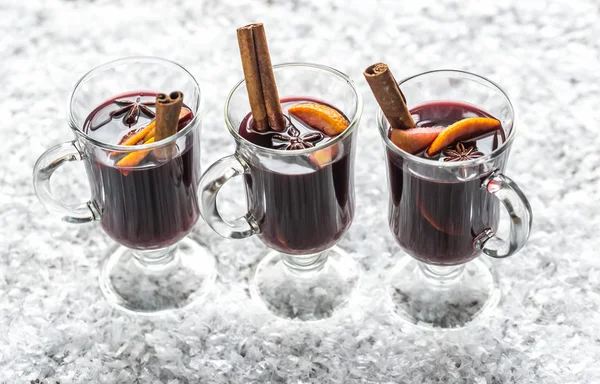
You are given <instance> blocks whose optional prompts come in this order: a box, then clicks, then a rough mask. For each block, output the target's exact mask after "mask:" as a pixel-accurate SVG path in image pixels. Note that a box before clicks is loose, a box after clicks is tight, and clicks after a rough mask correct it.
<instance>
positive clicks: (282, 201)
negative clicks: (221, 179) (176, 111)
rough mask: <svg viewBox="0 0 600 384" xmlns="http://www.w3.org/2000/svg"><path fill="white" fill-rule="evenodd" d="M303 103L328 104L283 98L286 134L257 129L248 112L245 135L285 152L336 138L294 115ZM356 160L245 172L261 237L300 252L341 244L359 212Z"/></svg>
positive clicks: (280, 247) (286, 250) (271, 245)
mask: <svg viewBox="0 0 600 384" xmlns="http://www.w3.org/2000/svg"><path fill="white" fill-rule="evenodd" d="M300 103H319V104H324V105H327V104H326V103H323V102H322V101H319V100H314V99H310V98H300V97H298V98H296V97H289V98H284V99H282V100H281V106H282V110H283V113H284V115H285V117H286V128H285V130H284V131H283V132H274V131H267V132H258V131H256V130H255V129H253V122H252V119H251V114H248V115H247V116H246V118H244V120H243V121H242V123H241V124H240V128H239V133H240V135H241V136H242V137H243V138H244V139H246V140H248V141H250V142H251V143H254V144H256V145H259V146H261V147H265V148H270V149H276V150H281V151H285V150H290V151H293V150H295V148H296V149H301V148H298V147H293V146H294V145H297V144H298V143H300V144H301V147H304V148H309V147H310V148H312V147H316V146H318V145H321V144H323V143H326V142H328V141H329V140H331V139H332V137H330V136H327V135H326V134H324V133H322V132H320V131H318V130H316V129H314V128H312V127H310V126H308V125H306V124H304V123H303V122H302V121H300V120H298V119H295V118H294V117H293V116H292V115H290V114H289V113H288V109H289V108H290V107H292V106H294V105H297V104H300ZM327 106H329V107H331V106H330V105H327ZM331 108H333V107H331ZM338 112H339V110H338ZM340 113H341V112H340ZM352 161H353V160H352V157H351V156H350V155H344V156H342V157H341V158H339V159H337V160H334V161H333V162H331V163H329V164H327V165H324V166H322V167H316V168H317V170H315V171H311V172H309V173H306V172H298V173H297V174H294V173H293V172H289V173H278V172H275V171H272V170H268V169H263V168H259V167H256V166H252V165H251V168H252V169H251V172H250V174H247V175H245V184H246V193H247V200H248V206H249V208H250V213H251V214H252V215H253V217H254V218H255V219H256V220H257V222H258V225H259V228H260V234H259V236H260V238H261V240H262V241H263V242H264V243H265V244H266V245H267V246H268V247H269V248H272V249H275V250H277V251H279V252H282V253H286V254H298V255H303V254H312V253H317V252H322V251H325V250H327V249H329V248H331V247H332V246H333V245H335V244H336V243H337V242H338V240H339V239H340V238H341V237H342V236H343V235H344V234H345V233H346V231H347V230H348V229H349V227H350V224H351V223H352V218H353V216H354V190H353V188H352V187H351V183H352V179H353V175H352V174H351V173H352V169H353V167H352V164H351V162H352ZM313 167H315V166H313Z"/></svg>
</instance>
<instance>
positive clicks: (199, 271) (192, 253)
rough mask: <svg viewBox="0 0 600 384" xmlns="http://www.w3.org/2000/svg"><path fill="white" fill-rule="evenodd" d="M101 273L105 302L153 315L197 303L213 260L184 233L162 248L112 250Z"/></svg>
mask: <svg viewBox="0 0 600 384" xmlns="http://www.w3.org/2000/svg"><path fill="white" fill-rule="evenodd" d="M111 251H112V252H111V253H110V255H109V257H108V259H107V261H106V262H105V264H104V266H103V268H102V273H101V275H100V287H101V289H102V293H104V296H105V297H106V299H107V300H108V302H109V303H110V304H111V305H113V306H114V307H116V308H117V309H120V310H122V311H125V312H128V313H130V314H135V315H156V314H161V313H163V312H165V311H172V310H178V309H183V308H186V307H189V306H191V305H193V304H196V303H197V302H198V301H200V300H201V299H203V298H204V297H205V296H206V295H207V294H208V293H209V292H210V290H211V288H212V286H213V285H214V282H215V278H216V260H215V258H214V256H213V255H212V254H211V253H209V252H208V251H207V250H206V249H205V248H204V247H202V246H201V245H200V244H199V243H197V242H196V241H194V240H192V239H191V238H189V237H185V238H184V239H183V240H181V241H180V242H179V243H177V244H175V245H173V246H171V247H169V248H166V249H162V250H157V251H147V252H136V251H134V250H131V249H129V248H126V247H123V246H118V247H116V249H113V250H111Z"/></svg>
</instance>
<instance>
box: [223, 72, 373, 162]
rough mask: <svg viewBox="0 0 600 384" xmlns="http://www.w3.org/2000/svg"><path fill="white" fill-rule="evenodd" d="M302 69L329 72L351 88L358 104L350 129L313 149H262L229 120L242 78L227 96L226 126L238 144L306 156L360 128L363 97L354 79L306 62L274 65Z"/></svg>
mask: <svg viewBox="0 0 600 384" xmlns="http://www.w3.org/2000/svg"><path fill="white" fill-rule="evenodd" d="M302 67H304V68H312V69H317V70H321V71H325V72H329V73H330V74H332V75H334V76H336V77H338V78H340V79H342V80H344V81H345V82H346V83H347V84H348V85H349V86H350V88H352V91H353V92H354V94H355V95H356V102H355V104H354V106H355V108H356V112H354V116H352V118H351V119H350V124H349V125H348V128H346V129H345V130H344V132H342V133H341V134H339V135H337V136H335V137H334V138H333V140H330V141H328V142H327V143H325V144H324V145H317V146H315V147H313V148H306V149H296V150H293V151H282V150H279V149H272V148H265V147H261V146H260V145H257V144H254V143H252V142H250V141H248V140H246V139H244V138H243V137H242V136H241V135H240V133H239V132H238V129H239V127H234V126H233V124H231V121H230V120H229V116H228V114H227V112H228V111H229V105H230V103H231V98H232V97H233V94H234V93H235V92H236V91H237V90H238V89H239V88H240V87H241V86H242V85H243V84H244V83H245V81H246V80H245V79H244V78H242V79H241V80H240V81H238V82H237V83H236V84H235V86H234V87H233V89H232V90H231V91H230V92H229V94H228V95H227V99H226V100H225V125H227V129H228V130H229V133H230V134H231V135H232V136H233V138H234V139H235V141H236V143H238V144H240V143H244V144H246V145H249V146H250V147H251V148H252V149H253V150H255V151H258V152H263V153H270V154H273V155H277V156H300V155H305V154H310V153H313V152H316V151H320V150H322V149H325V148H329V147H331V146H333V145H335V144H337V143H338V142H340V141H342V140H343V139H344V138H346V137H348V136H349V135H350V134H352V132H353V131H354V130H355V129H356V127H357V126H358V123H359V122H360V118H361V117H362V112H363V100H362V96H361V94H360V92H358V89H357V88H356V85H355V84H354V82H353V81H352V79H350V77H349V76H348V75H346V74H345V73H343V72H341V71H338V70H337V69H335V68H332V67H329V66H326V65H321V64H314V63H304V62H289V63H281V64H276V65H273V69H274V70H278V69H283V68H302Z"/></svg>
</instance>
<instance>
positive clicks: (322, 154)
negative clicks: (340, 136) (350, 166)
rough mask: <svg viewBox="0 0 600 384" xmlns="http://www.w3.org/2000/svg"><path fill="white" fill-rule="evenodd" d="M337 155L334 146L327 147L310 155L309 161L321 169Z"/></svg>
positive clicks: (335, 146) (336, 147) (336, 148)
mask: <svg viewBox="0 0 600 384" xmlns="http://www.w3.org/2000/svg"><path fill="white" fill-rule="evenodd" d="M337 153H338V146H337V145H334V146H333V147H327V148H323V149H320V150H318V151H316V152H313V153H311V154H310V156H309V157H310V161H311V162H312V163H313V164H315V165H316V166H317V167H319V168H323V167H324V166H326V165H327V164H329V163H331V162H332V161H333V158H334V157H335V156H336V155H337Z"/></svg>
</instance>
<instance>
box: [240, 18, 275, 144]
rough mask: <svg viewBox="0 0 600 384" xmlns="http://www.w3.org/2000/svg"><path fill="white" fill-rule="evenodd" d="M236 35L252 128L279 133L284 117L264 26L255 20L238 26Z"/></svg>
mask: <svg viewBox="0 0 600 384" xmlns="http://www.w3.org/2000/svg"><path fill="white" fill-rule="evenodd" d="M237 37H238V45H239V47H240V56H241V58H242V68H243V70H244V78H245V79H246V89H247V90H248V99H249V100H250V109H251V110H252V118H253V120H255V129H256V130H258V131H261V132H264V131H266V130H268V129H269V127H270V128H271V129H272V130H274V131H278V132H281V131H283V130H284V129H285V118H284V117H283V112H282V110H281V104H280V103H279V92H278V91H277V84H276V83H275V74H274V73H273V66H272V64H271V56H270V54H269V46H268V44H267V35H266V34H265V29H264V26H263V24H262V23H257V24H250V25H246V26H244V27H241V28H238V29H237Z"/></svg>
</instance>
